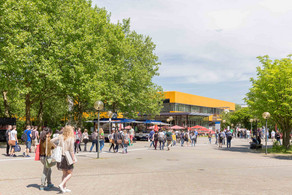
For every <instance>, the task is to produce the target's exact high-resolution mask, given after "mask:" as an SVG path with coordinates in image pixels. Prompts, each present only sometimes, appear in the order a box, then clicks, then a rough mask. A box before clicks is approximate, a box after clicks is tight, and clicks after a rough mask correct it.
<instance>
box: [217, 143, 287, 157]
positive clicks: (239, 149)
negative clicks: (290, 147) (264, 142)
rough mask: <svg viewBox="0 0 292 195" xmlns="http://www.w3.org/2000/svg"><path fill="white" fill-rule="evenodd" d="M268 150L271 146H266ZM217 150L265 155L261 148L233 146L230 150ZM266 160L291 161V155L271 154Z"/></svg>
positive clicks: (224, 148)
mask: <svg viewBox="0 0 292 195" xmlns="http://www.w3.org/2000/svg"><path fill="white" fill-rule="evenodd" d="M268 148H272V146H268ZM217 150H221V151H228V152H242V153H258V154H260V153H262V154H263V153H265V147H264V146H263V148H262V149H250V148H249V145H240V146H238V145H237V146H234V147H232V146H231V148H227V147H226V145H223V148H217ZM265 157H268V158H274V159H278V160H292V155H291V154H272V153H268V155H267V156H265Z"/></svg>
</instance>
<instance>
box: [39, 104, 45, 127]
mask: <svg viewBox="0 0 292 195" xmlns="http://www.w3.org/2000/svg"><path fill="white" fill-rule="evenodd" d="M43 116H44V109H43V100H40V108H39V113H38V118H39V129H40V130H43V126H44V120H43Z"/></svg>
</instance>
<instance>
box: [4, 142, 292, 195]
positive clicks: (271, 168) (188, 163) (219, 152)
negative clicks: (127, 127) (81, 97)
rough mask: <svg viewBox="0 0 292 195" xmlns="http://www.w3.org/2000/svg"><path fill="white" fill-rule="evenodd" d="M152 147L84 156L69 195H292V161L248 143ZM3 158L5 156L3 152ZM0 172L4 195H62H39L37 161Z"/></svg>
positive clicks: (18, 161)
mask: <svg viewBox="0 0 292 195" xmlns="http://www.w3.org/2000/svg"><path fill="white" fill-rule="evenodd" d="M270 144H271V143H270ZM148 146H149V143H148V142H137V143H136V144H135V146H133V147H129V153H128V154H126V155H125V154H121V153H118V154H117V153H107V152H103V153H102V154H101V155H100V156H101V158H100V159H96V153H89V152H81V153H79V154H78V162H77V164H76V166H75V169H74V173H73V177H72V179H71V180H70V181H69V182H68V188H70V189H71V190H72V192H71V193H68V194H84V195H85V194H93V193H94V194H111V195H113V194H125V195H131V194H292V158H291V156H290V155H272V154H269V155H267V156H266V155H265V154H264V153H259V152H256V151H251V150H250V149H248V140H245V139H233V140H232V148H231V149H227V148H226V146H224V147H223V149H218V148H217V147H216V145H215V144H214V140H213V144H212V145H210V144H208V140H207V138H198V144H197V145H196V147H190V146H189V147H180V146H176V147H172V148H171V150H170V151H166V150H165V151H160V150H157V151H155V150H153V148H151V149H148ZM107 150H108V144H106V148H105V149H104V151H107ZM0 152H1V154H4V153H5V148H4V147H3V146H1V149H0ZM19 155H20V154H19ZM0 170H1V174H0V193H1V195H9V194H12V195H16V194H58V193H59V190H58V188H53V189H52V190H51V191H39V185H40V177H41V172H42V165H41V163H40V162H38V161H34V158H33V157H31V158H23V157H21V156H19V157H16V158H12V157H9V158H7V157H5V156H4V155H1V157H0ZM52 181H53V183H54V184H55V186H58V184H59V183H60V181H61V171H58V170H57V169H56V167H53V171H52Z"/></svg>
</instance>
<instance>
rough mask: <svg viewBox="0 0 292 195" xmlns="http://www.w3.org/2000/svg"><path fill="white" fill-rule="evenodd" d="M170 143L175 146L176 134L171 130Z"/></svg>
mask: <svg viewBox="0 0 292 195" xmlns="http://www.w3.org/2000/svg"><path fill="white" fill-rule="evenodd" d="M172 145H173V146H175V145H176V134H175V132H174V131H172Z"/></svg>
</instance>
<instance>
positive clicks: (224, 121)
mask: <svg viewBox="0 0 292 195" xmlns="http://www.w3.org/2000/svg"><path fill="white" fill-rule="evenodd" d="M222 123H223V125H222V126H223V129H225V123H226V120H223V121H222Z"/></svg>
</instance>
